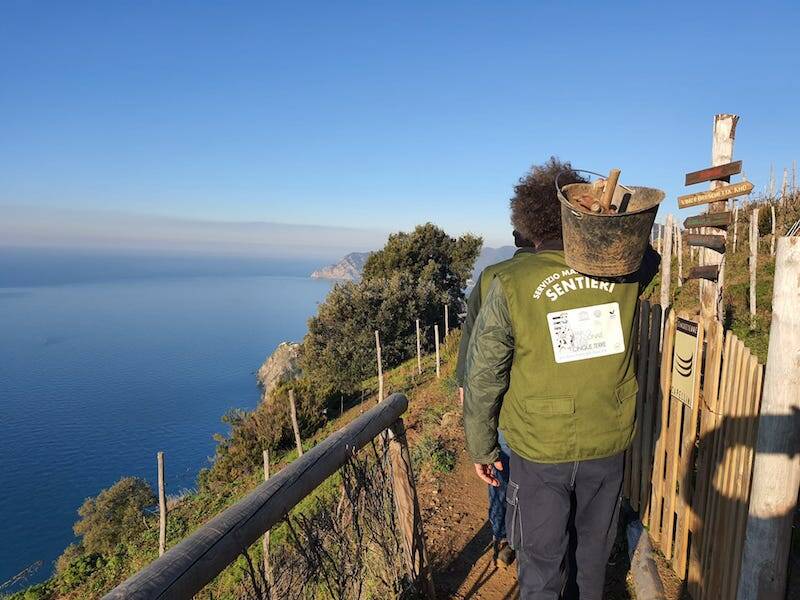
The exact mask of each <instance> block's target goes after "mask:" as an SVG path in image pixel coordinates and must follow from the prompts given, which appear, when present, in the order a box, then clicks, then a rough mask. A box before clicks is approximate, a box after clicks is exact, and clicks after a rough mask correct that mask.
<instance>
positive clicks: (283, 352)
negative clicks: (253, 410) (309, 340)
mask: <svg viewBox="0 0 800 600" xmlns="http://www.w3.org/2000/svg"><path fill="white" fill-rule="evenodd" d="M301 373H302V370H301V369H300V344H296V343H294V342H281V343H280V344H278V347H277V348H275V351H274V352H273V353H272V354H270V355H269V356H268V357H267V360H265V361H264V364H262V365H261V367H260V368H259V369H258V372H257V373H256V381H257V382H258V386H259V387H260V388H261V389H262V391H263V396H262V397H263V398H266V397H267V394H269V392H270V390H271V389H272V388H274V387H275V386H276V385H279V384H281V383H284V382H286V381H292V380H293V379H297V378H298V377H300V375H301Z"/></svg>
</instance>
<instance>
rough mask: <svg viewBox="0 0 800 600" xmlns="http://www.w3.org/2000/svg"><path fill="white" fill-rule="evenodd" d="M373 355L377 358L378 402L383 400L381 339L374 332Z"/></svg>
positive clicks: (376, 332)
mask: <svg viewBox="0 0 800 600" xmlns="http://www.w3.org/2000/svg"><path fill="white" fill-rule="evenodd" d="M375 353H376V354H377V356H378V402H380V401H381V400H383V360H382V359H381V337H380V334H379V333H378V331H377V330H376V331H375Z"/></svg>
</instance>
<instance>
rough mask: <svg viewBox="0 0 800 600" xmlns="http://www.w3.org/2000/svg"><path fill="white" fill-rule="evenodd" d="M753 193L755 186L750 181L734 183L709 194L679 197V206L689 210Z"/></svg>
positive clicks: (701, 193)
mask: <svg viewBox="0 0 800 600" xmlns="http://www.w3.org/2000/svg"><path fill="white" fill-rule="evenodd" d="M752 191H753V184H752V183H750V182H749V181H742V182H739V183H732V184H731V185H724V186H722V187H718V188H717V189H715V190H708V191H707V192H700V193H698V194H687V195H686V196H678V206H679V207H680V208H688V207H689V206H697V205H698V204H708V203H709V202H719V201H720V200H727V199H728V198H735V197H736V196H744V195H745V194H749V193H750V192H752Z"/></svg>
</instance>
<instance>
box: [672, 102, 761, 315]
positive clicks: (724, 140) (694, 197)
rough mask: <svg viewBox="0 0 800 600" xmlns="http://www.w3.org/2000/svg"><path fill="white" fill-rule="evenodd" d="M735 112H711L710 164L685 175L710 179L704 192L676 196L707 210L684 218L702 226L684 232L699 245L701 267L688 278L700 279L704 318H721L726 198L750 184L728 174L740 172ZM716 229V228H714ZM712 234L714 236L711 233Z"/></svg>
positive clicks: (686, 204)
mask: <svg viewBox="0 0 800 600" xmlns="http://www.w3.org/2000/svg"><path fill="white" fill-rule="evenodd" d="M738 122H739V117H738V116H737V115H731V114H719V115H714V128H713V130H712V143H711V163H712V166H711V167H708V168H706V169H702V170H700V171H693V172H691V173H687V174H686V179H685V183H686V185H694V184H696V183H702V182H704V181H709V182H711V186H710V189H709V190H708V191H706V192H699V193H696V194H687V195H685V196H678V206H679V207H680V208H688V207H690V206H698V205H700V204H708V205H709V207H708V213H707V214H705V215H700V216H697V217H690V218H688V219H687V220H686V227H687V228H703V229H701V231H700V232H699V233H698V234H690V235H687V243H688V244H689V247H690V248H694V247H699V248H700V266H698V267H695V268H694V269H692V272H691V273H690V274H689V276H688V277H687V279H700V280H701V281H700V314H701V316H703V317H714V318H716V319H719V320H721V319H722V306H723V304H722V287H723V286H722V283H723V280H724V268H725V266H724V262H723V260H722V258H723V256H722V255H723V254H724V252H725V241H726V233H727V232H726V228H727V227H728V225H730V223H731V213H730V212H729V211H728V210H727V209H728V206H727V204H728V203H727V202H726V200H728V199H729V198H735V197H737V196H742V195H745V194H749V193H750V192H751V191H752V190H753V184H752V183H750V182H749V181H746V180H745V181H740V182H738V183H730V180H731V175H736V174H737V173H741V172H742V161H740V160H737V161H733V160H732V159H733V142H734V139H735V137H736V125H737V123H738ZM714 228H716V229H714ZM712 234H713V235H712Z"/></svg>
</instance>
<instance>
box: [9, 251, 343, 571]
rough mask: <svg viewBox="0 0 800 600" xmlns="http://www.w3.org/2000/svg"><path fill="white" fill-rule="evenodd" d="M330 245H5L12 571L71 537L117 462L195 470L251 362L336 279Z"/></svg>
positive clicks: (131, 470)
mask: <svg viewBox="0 0 800 600" xmlns="http://www.w3.org/2000/svg"><path fill="white" fill-rule="evenodd" d="M320 264H321V262H320V261H319V260H314V261H311V260H302V259H291V260H280V261H279V260H268V259H244V258H203V257H186V256H154V255H143V254H141V253H140V254H138V255H133V254H127V255H126V254H114V255H110V254H105V255H103V254H99V253H98V252H97V251H86V252H79V251H76V250H71V251H69V252H65V251H62V250H42V249H39V250H23V249H14V248H2V250H1V251H0V332H2V334H1V335H0V457H2V468H0V489H2V490H3V493H2V494H0V514H2V515H3V520H2V525H0V539H2V543H1V544H0V583H2V582H3V581H6V580H7V579H9V578H10V577H12V576H13V575H14V574H16V573H18V572H19V571H21V570H22V569H23V568H25V567H26V566H28V565H30V564H32V563H34V562H35V561H38V560H41V561H43V562H44V564H43V566H42V567H41V569H40V570H39V572H38V573H37V574H36V576H35V577H34V578H33V580H34V581H35V580H40V579H43V578H44V577H46V576H47V575H48V574H49V573H50V571H51V569H52V561H53V560H55V559H56V558H57V556H58V555H59V554H60V552H61V551H62V550H63V549H64V548H65V547H66V546H67V545H68V544H69V543H71V542H73V541H74V537H73V534H72V524H73V523H74V522H75V520H76V518H77V512H76V511H77V509H78V507H79V506H80V505H81V503H82V502H83V500H84V499H85V498H86V497H88V496H93V495H95V494H97V492H99V491H100V490H101V489H103V488H106V487H108V486H110V485H111V484H113V483H114V482H115V481H117V480H118V479H119V478H121V477H124V476H128V475H135V476H139V477H144V478H146V479H148V480H149V481H150V482H151V483H154V480H155V473H156V458H155V456H156V452H158V451H159V450H163V451H164V453H165V455H166V472H167V492H168V494H177V493H179V492H180V491H181V490H182V489H185V488H191V487H193V486H194V484H195V478H196V475H197V472H198V471H199V470H200V469H201V468H202V467H204V466H206V465H208V463H209V458H210V457H211V456H212V455H213V452H214V445H215V443H214V441H213V439H212V435H213V434H214V433H225V432H226V431H227V426H226V425H224V424H223V423H222V422H221V421H220V418H221V416H222V415H223V414H224V413H225V412H226V411H228V410H229V409H231V408H236V407H239V408H252V407H253V406H255V405H256V403H257V402H258V399H259V390H258V389H257V387H256V384H255V377H254V371H255V370H256V369H257V368H258V367H259V365H260V364H261V362H262V361H263V360H264V358H265V357H266V356H267V355H268V354H269V353H270V352H272V350H273V349H274V348H275V346H276V345H277V344H278V343H279V342H281V341H283V340H298V339H300V338H301V337H302V336H303V334H304V333H305V330H306V321H307V319H308V318H309V317H310V316H311V315H313V314H314V313H315V311H316V306H317V304H318V303H319V302H320V301H321V300H322V299H323V298H324V297H325V294H326V293H327V292H328V290H329V289H330V283H329V282H326V281H320V280H312V279H309V278H308V273H310V272H311V270H313V269H314V268H316V267H318V266H320Z"/></svg>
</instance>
